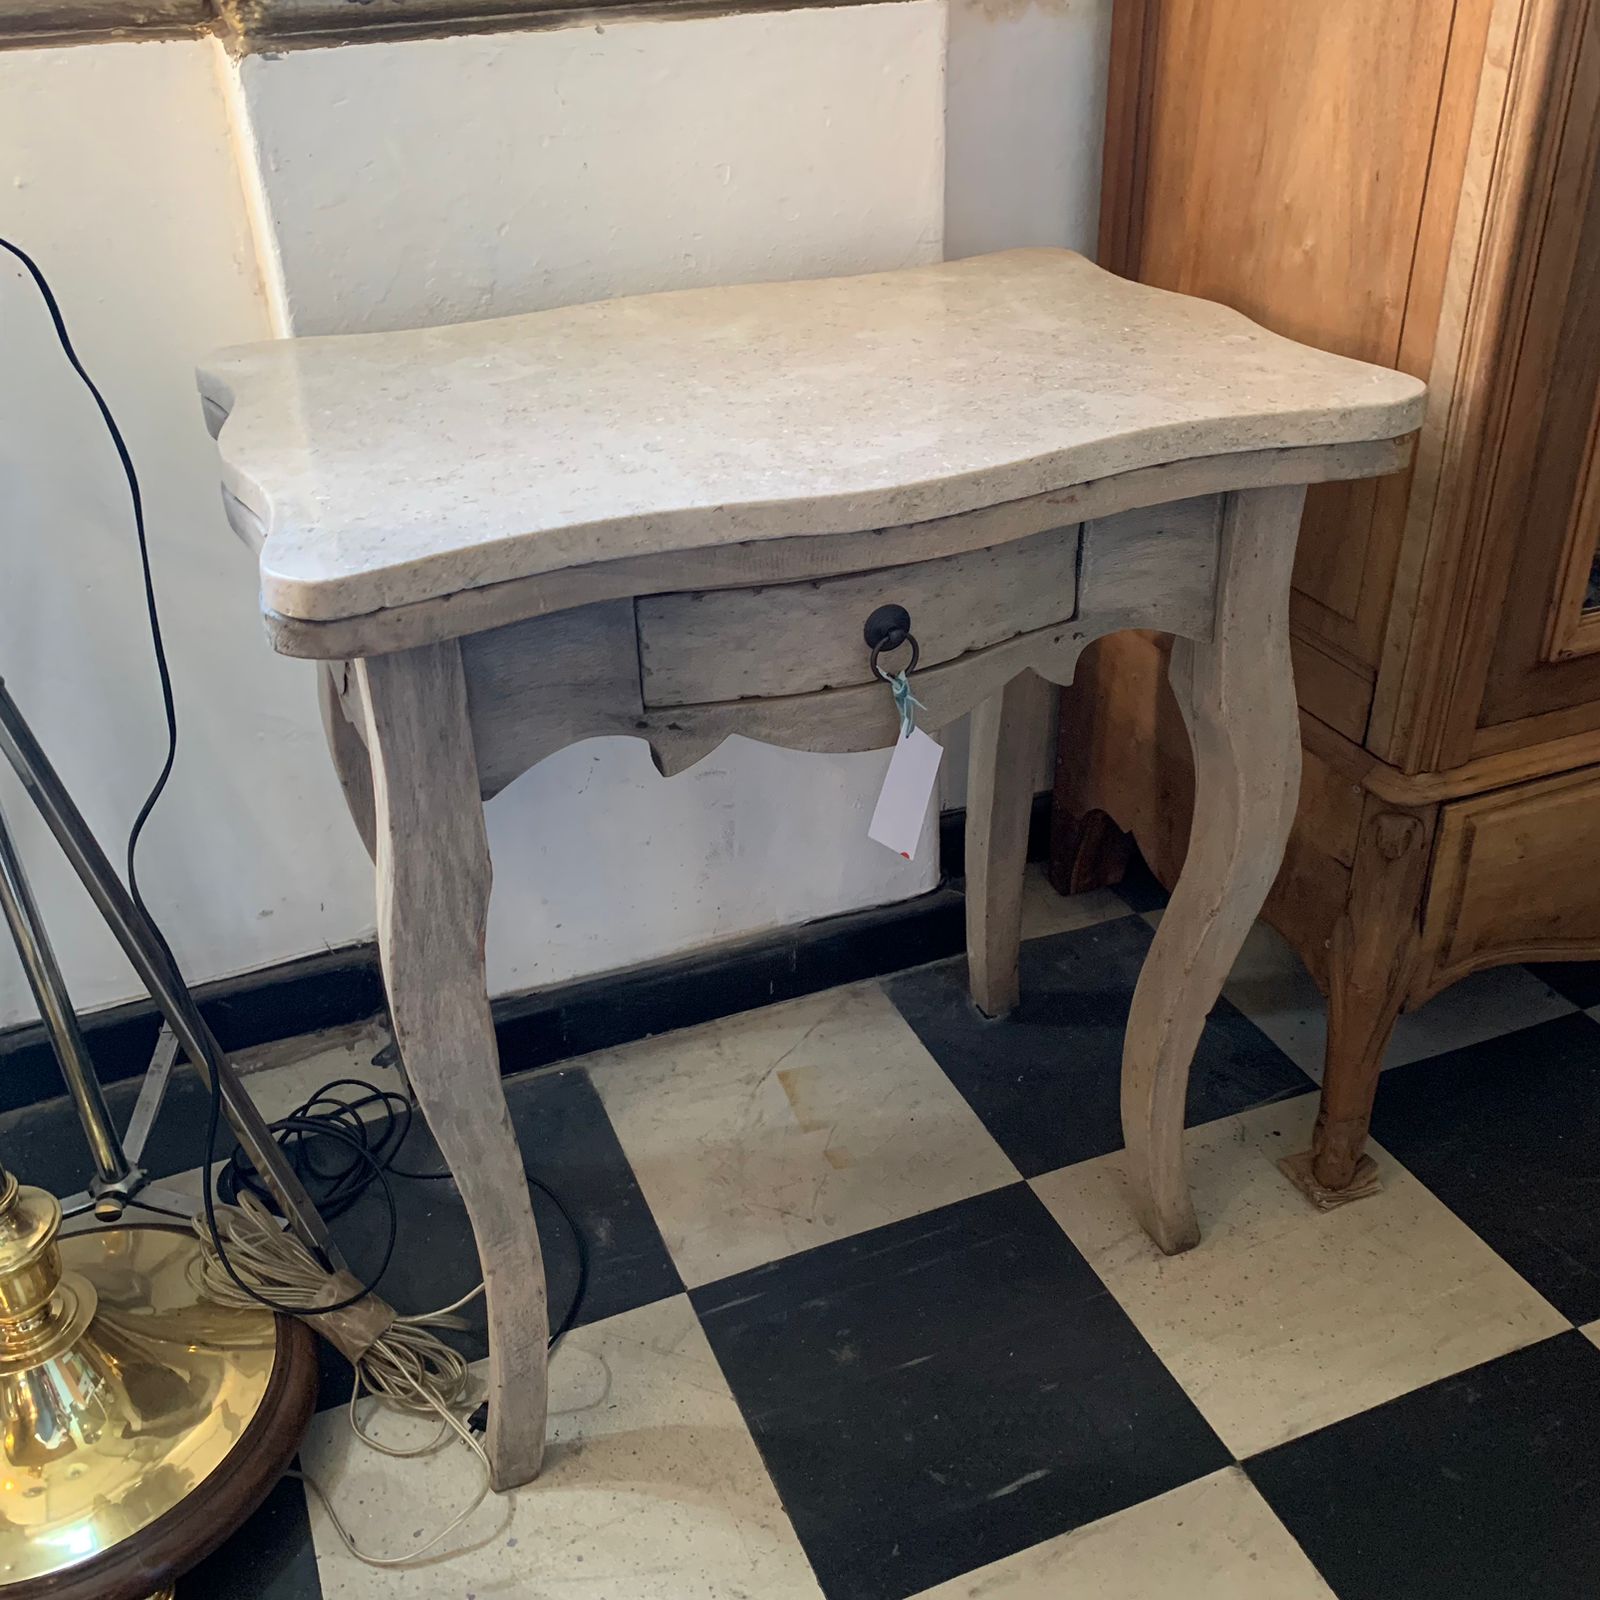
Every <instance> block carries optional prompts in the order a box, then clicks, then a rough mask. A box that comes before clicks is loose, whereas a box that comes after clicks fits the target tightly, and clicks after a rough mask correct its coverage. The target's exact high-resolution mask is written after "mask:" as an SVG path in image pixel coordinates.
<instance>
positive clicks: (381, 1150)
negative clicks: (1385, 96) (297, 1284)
mask: <svg viewBox="0 0 1600 1600" xmlns="http://www.w3.org/2000/svg"><path fill="white" fill-rule="evenodd" d="M0 249H3V250H5V251H7V252H8V253H9V254H11V255H12V256H14V257H16V259H17V260H18V261H19V262H21V263H22V266H23V268H24V270H25V271H26V272H27V274H28V276H29V277H30V278H31V279H32V280H33V284H34V287H35V288H36V289H37V290H38V291H39V297H40V298H41V299H42V300H43V301H44V305H45V310H46V311H48V312H49V314H50V322H51V325H52V327H53V328H54V329H55V335H56V342H57V343H58V344H59V345H60V346H61V352H62V354H63V355H64V356H65V357H66V359H67V364H68V365H69V366H70V367H71V368H72V370H73V372H74V373H76V374H77V376H78V379H79V381H80V382H81V383H82V384H83V386H84V388H85V389H87V390H88V391H89V394H90V396H91V397H92V398H93V400H94V403H95V407H96V409H97V410H98V411H99V413H100V420H101V421H102V422H103V423H104V424H105V429H106V432H107V434H109V435H110V438H111V444H112V447H113V448H114V449H115V450H116V453H117V460H118V462H119V463H120V464H121V467H122V475H123V478H124V479H125V480H126V482H127V486H128V499H129V501H130V502H131V503H132V506H133V530H134V535H135V537H136V538H137V540H138V545H139V570H140V573H141V574H142V576H143V579H144V604H145V614H146V616H147V617H148V619H149V624H150V648H151V651H152V653H153V654H154V656H155V662H156V676H157V678H158V679H159V681H160V686H161V710H162V714H163V716H164V718H165V720H166V730H167V750H166V757H165V759H164V760H163V761H162V763H161V770H160V772H158V773H157V775H156V779H155V782H154V783H153V784H151V786H150V790H149V793H147V794H146V795H145V798H144V803H143V804H142V805H141V806H140V807H139V811H138V814H137V815H136V816H135V817H134V819H133V825H132V827H130V828H129V830H128V849H127V863H128V893H129V894H130V895H131V896H132V898H133V903H134V904H135V905H136V906H137V907H138V908H139V910H140V912H141V913H142V914H143V916H144V918H145V921H146V923H147V924H148V926H149V928H150V931H151V933H152V935H153V936H154V937H155V939H156V940H157V942H158V943H159V944H160V946H161V949H162V952H163V954H164V955H165V956H166V957H167V960H168V962H169V963H170V965H171V967H172V970H173V971H174V972H176V971H178V963H177V959H176V958H175V957H174V956H173V953H172V948H171V946H170V945H168V943H167V940H166V936H165V935H164V934H163V933H162V931H161V928H160V925H159V924H158V923H157V922H156V919H155V918H154V917H153V916H152V915H151V914H150V908H149V907H148V906H147V905H146V904H145V902H144V896H143V895H142V894H141V893H140V892H139V875H138V870H137V866H136V863H135V859H134V858H135V856H136V855H137V853H138V848H139V840H140V837H141V836H142V834H143V833H144V826H145V823H146V822H147V821H149V819H150V813H151V812H152V811H154V810H155V807H156V803H157V802H158V801H159V800H160V799H161V796H162V794H163V792H164V791H165V789H166V787H167V781H168V779H170V778H171V776H172V769H173V767H174V765H175V764H176V762H177V759H178V711H177V705H176V703H175V701H174V699H173V693H172V672H171V669H170V668H169V667H168V665H167V647H166V642H165V639H164V638H163V636H162V632H161V616H160V612H159V611H158V609H157V607H156V587H155V578H154V575H153V573H152V571H151V567H150V541H149V536H148V534H147V532H146V529H145V519H144V496H143V494H142V493H141V492H140V489H139V474H138V473H137V472H136V471H135V470H134V465H133V456H132V455H131V454H130V453H129V450H128V445H127V441H126V440H125V439H124V438H123V437H122V430H121V429H120V428H119V427H118V426H117V419H116V418H115V417H114V416H112V414H111V407H110V406H109V405H107V404H106V398H105V396H104V395H103V394H101V392H100V389H99V386H98V385H97V384H96V383H95V381H94V379H93V378H91V377H90V376H89V374H88V372H87V370H86V369H85V368H84V365H83V363H82V362H81V361H80V360H79V359H78V352H77V351H76V350H75V349H74V348H73V345H72V339H71V336H70V335H69V334H68V332H67V321H66V318H65V317H64V316H63V315H62V311H61V306H60V304H59V302H58V301H57V300H56V297H55V292H54V291H53V290H52V289H51V287H50V284H49V280H48V279H46V277H45V275H44V273H43V271H42V270H41V269H40V267H39V265H38V263H37V262H36V261H35V260H34V259H33V257H32V256H30V255H29V254H28V252H27V251H26V250H24V249H23V248H22V247H21V246H20V245H16V244H13V243H12V242H11V241H10V240H9V239H6V238H0ZM195 1065H196V1066H197V1067H203V1068H204V1069H205V1071H206V1072H207V1074H208V1076H209V1079H210V1088H211V1096H210V1098H211V1106H210V1112H209V1115H208V1116H207V1119H206V1138H205V1166H204V1171H205V1172H206V1173H207V1174H209V1173H210V1171H211V1168H212V1167H213V1165H214V1164H215V1162H216V1150H217V1141H218V1136H219V1134H220V1132H221V1120H222V1085H221V1083H220V1082H219V1081H218V1077H217V1069H216V1063H215V1061H209V1060H208V1061H205V1062H196V1063H195ZM347 1084H348V1085H351V1086H353V1087H356V1088H359V1089H361V1090H363V1091H364V1093H363V1096H362V1098H360V1099H359V1100H357V1101H355V1102H345V1101H341V1100H338V1099H337V1098H336V1097H333V1096H332V1094H331V1091H332V1090H334V1089H336V1088H340V1087H343V1086H345V1085H347ZM324 1102H326V1104H327V1106H328V1107H329V1109H327V1110H323V1111H319V1110H318V1109H317V1107H318V1106H319V1105H322V1104H324ZM378 1102H381V1103H382V1104H383V1105H384V1115H383V1118H382V1120H381V1125H380V1126H379V1128H378V1130H377V1131H378V1138H377V1142H376V1143H375V1144H374V1142H373V1141H372V1139H371V1138H370V1136H369V1132H368V1128H367V1123H366V1119H365V1118H364V1117H363V1116H362V1111H363V1110H364V1109H365V1108H366V1107H368V1106H370V1105H372V1104H374V1103H378ZM394 1104H398V1105H400V1106H401V1107H402V1108H403V1123H401V1125H400V1131H399V1133H398V1136H393V1130H394V1128H395V1126H396V1114H395V1113H394V1112H393V1110H392V1109H391V1107H392V1106H393V1105H394ZM412 1117H413V1107H412V1105H411V1102H410V1101H409V1100H408V1099H407V1098H406V1097H405V1096H403V1095H397V1094H394V1093H392V1092H390V1091H387V1090H382V1089H377V1088H374V1087H373V1085H371V1084H369V1083H364V1082H362V1081H361V1080H360V1079H336V1080H334V1081H333V1082H332V1083H329V1084H325V1085H324V1086H323V1087H322V1088H321V1089H319V1090H318V1091H317V1092H316V1094H314V1095H312V1096H311V1098H310V1099H309V1100H308V1101H306V1102H305V1103H304V1104H303V1105H302V1106H300V1107H299V1108H297V1110H296V1111H294V1112H292V1113H291V1114H290V1115H289V1116H288V1117H283V1118H280V1119H279V1120H278V1121H277V1122H274V1123H273V1124H272V1129H273V1132H274V1134H275V1135H276V1137H277V1140H278V1143H279V1145H280V1146H282V1147H283V1148H284V1149H285V1151H286V1152H288V1153H289V1154H290V1159H291V1160H292V1161H293V1162H294V1163H295V1167H296V1170H297V1171H299V1172H300V1174H301V1176H302V1178H303V1179H310V1180H312V1182H313V1183H315V1185H316V1187H318V1188H320V1189H322V1191H323V1193H322V1195H321V1197H320V1200H319V1209H320V1210H321V1211H322V1213H323V1215H324V1216H328V1217H337V1216H341V1215H343V1214H344V1212H346V1211H348V1210H349V1208H350V1207H351V1206H352V1205H354V1204H355V1202H356V1201H357V1200H358V1199H359V1198H360V1197H361V1195H362V1194H364V1193H365V1192H366V1190H367V1189H368V1188H370V1187H371V1186H372V1184H374V1183H377V1184H378V1185H379V1187H380V1188H381V1190H382V1192H383V1198H384V1204H385V1209H386V1210H387V1212H388V1221H389V1232H388V1239H387V1241H386V1242H385V1246H384V1251H383V1258H382V1261H381V1263H380V1264H379V1267H378V1270H377V1272H376V1273H374V1274H373V1276H372V1277H371V1278H370V1279H368V1280H366V1281H365V1282H363V1284H362V1286H361V1288H360V1289H359V1290H358V1291H357V1292H356V1293H354V1294H351V1295H348V1296H346V1298H344V1299H343V1300H338V1301H335V1302H334V1303H333V1304H331V1305H329V1306H326V1307H324V1308H323V1310H324V1311H339V1310H343V1309H344V1308H345V1307H346V1306H351V1305H354V1304H355V1303H356V1302H357V1301H359V1300H364V1299H365V1298H366V1297H367V1296H368V1295H369V1294H371V1293H372V1292H373V1290H374V1289H376V1288H377V1286H378V1284H379V1283H380V1282H382V1280H383V1276H384V1274H385V1273H386V1272H387V1271H388V1270H389V1263H390V1262H391V1261H392V1260H393V1259H394V1251H395V1245H396V1242H397V1240H398V1236H399V1229H400V1223H399V1212H398V1210H397V1208H396V1206H395V1199H394V1190H393V1187H392V1186H391V1185H390V1182H389V1176H390V1174H391V1172H392V1173H393V1174H394V1176H396V1177H405V1178H415V1179H419V1180H424V1181H427V1180H434V1179H442V1178H448V1177H449V1176H450V1174H449V1173H447V1172H401V1171H400V1170H399V1169H398V1168H395V1167H393V1166H392V1162H393V1159H394V1157H395V1155H397V1154H398V1153H399V1149H400V1146H401V1145H402V1144H403V1143H404V1142H405V1139H406V1136H407V1135H408V1134H409V1133H410V1131H411V1123H412ZM391 1139H392V1142H391ZM319 1142H320V1143H322V1144H328V1143H331V1144H333V1145H336V1146H342V1147H343V1148H344V1149H345V1150H347V1151H349V1153H350V1159H349V1161H348V1162H346V1163H345V1164H344V1165H342V1166H339V1167H337V1168H335V1169H333V1170H332V1171H331V1172H330V1171H328V1170H327V1169H319V1168H318V1167H317V1165H316V1159H315V1157H314V1156H313V1155H312V1154H311V1152H312V1150H313V1149H314V1148H315V1146H316V1144H317V1143H319ZM526 1176H527V1177H528V1182H529V1183H530V1184H532V1185H533V1186H534V1187H535V1188H537V1189H538V1190H540V1192H541V1193H543V1194H544V1195H546V1196H547V1197H548V1198H549V1199H550V1201H551V1202H552V1203H553V1204H554V1206H555V1208H556V1210H557V1211H558V1212H559V1213H560V1214H561V1218H562V1220H563V1221H564V1222H565V1223H566V1225H567V1228H568V1229H569V1230H570V1232H571V1234H572V1237H573V1241H574V1244H575V1247H576V1250H577V1259H578V1287H577V1292H576V1294H575V1295H574V1296H573V1301H572V1304H571V1306H569V1307H568V1309H567V1313H566V1315H565V1316H564V1317H563V1318H562V1321H561V1325H560V1327H559V1328H558V1329H557V1331H556V1332H555V1333H554V1334H553V1335H552V1337H551V1340H550V1343H551V1345H552V1346H554V1344H555V1342H556V1340H557V1339H559V1338H560V1337H561V1336H562V1335H563V1334H564V1333H565V1332H566V1331H567V1329H568V1328H569V1327H570V1326H571V1325H572V1321H573V1319H574V1317H575V1316H576V1315H577V1311H578V1307H579V1305H580V1304H581V1302H582V1300H583V1294H584V1290H585V1288H586V1287H587V1285H588V1277H589V1262H588V1251H587V1248H586V1246H585V1243H584V1239H583V1235H582V1234H581V1233H580V1232H579V1230H578V1227H577V1224H576V1223H575V1222H574V1221H573V1220H572V1217H571V1215H570V1214H569V1213H568V1211H567V1208H566V1207H565V1206H564V1205H563V1204H562V1203H561V1200H560V1197H559V1196H558V1195H557V1194H556V1193H555V1192H554V1191H553V1190H552V1189H550V1188H548V1187H547V1186H546V1185H545V1184H543V1183H541V1182H540V1181H539V1180H538V1179H537V1178H535V1177H533V1176H532V1175H531V1174H527V1175H526ZM225 1180H226V1181H228V1182H229V1183H230V1184H231V1188H230V1189H229V1190H228V1191H227V1193H226V1195H225V1198H228V1199H231V1198H232V1197H233V1196H234V1195H235V1194H236V1193H237V1192H238V1189H239V1188H240V1187H248V1188H250V1189H251V1190H252V1192H254V1193H256V1194H258V1195H259V1196H260V1197H261V1198H262V1199H263V1200H265V1201H266V1202H267V1203H269V1204H271V1205H273V1206H276V1200H275V1199H274V1197H273V1196H272V1195H271V1193H270V1191H269V1190H268V1189H267V1187H266V1185H265V1184H264V1183H263V1182H262V1181H261V1179H260V1177H259V1175H258V1174H256V1173H255V1171H254V1169H253V1168H252V1167H251V1166H250V1164H249V1162H248V1160H247V1159H244V1153H243V1151H242V1150H236V1151H235V1152H234V1154H233V1156H232V1157H230V1159H229V1161H228V1163H227V1166H226V1167H225V1169H224V1173H223V1175H222V1176H221V1177H219V1186H221V1184H222V1182H223V1181H225ZM201 1194H202V1196H203V1198H204V1203H205V1215H206V1227H207V1229H208V1230H209V1231H210V1234H211V1239H212V1243H213V1244H214V1246H215V1248H216V1252H217V1259H218V1260H219V1261H220V1262H221V1263H222V1265H223V1267H224V1269H225V1270H226V1272H227V1274H228V1276H229V1277H230V1278H231V1279H232V1280H233V1281H234V1283H235V1284H237V1285H238V1286H239V1288H240V1289H242V1290H243V1291H244V1292H245V1293H246V1294H248V1295H249V1296H250V1297H251V1298H252V1299H254V1300H256V1301H259V1302H260V1304H262V1305H264V1306H266V1307H267V1308H268V1309H269V1310H272V1311H278V1312H284V1313H287V1314H290V1315H294V1314H296V1312H297V1310H298V1308H296V1307H294V1306H286V1305H280V1304H278V1303H277V1302H276V1301H274V1300H272V1299H270V1298H268V1297H267V1296H266V1295H264V1294H262V1293H260V1291H259V1290H257V1289H254V1288H252V1287H251V1286H250V1285H249V1284H248V1283H246V1282H245V1281H244V1279H243V1278H242V1277H240V1276H239V1273H238V1272H237V1271H236V1270H235V1268H234V1265H233V1263H232V1262H231V1261H230V1260H229V1259H228V1253H227V1250H226V1248H225V1247H224V1245H223V1242H222V1235H221V1233H220V1231H219V1230H218V1228H217V1217H216V1201H215V1196H214V1194H213V1186H212V1184H211V1183H210V1182H209V1181H206V1182H204V1183H202V1185H201Z"/></svg>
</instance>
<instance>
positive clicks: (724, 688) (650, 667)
mask: <svg viewBox="0 0 1600 1600" xmlns="http://www.w3.org/2000/svg"><path fill="white" fill-rule="evenodd" d="M1077 589H1078V528H1077V526H1076V525H1074V526H1071V527H1067V528H1053V529H1050V530H1048V531H1047V532H1044V533H1036V534H1032V535H1030V536H1029V537H1028V538H1026V539H1016V540H1013V541H1012V542H1011V543H1009V544H1003V545H998V546H995V547H992V548H990V549H987V550H973V551H968V552H967V553H965V554H963V555H957V556H945V557H943V558H941V559H938V560H934V561H918V562H913V563H911V564H909V565H907V566H903V567H891V568H888V569H886V570H883V571H879V572H863V573H855V574H852V575H851V576H849V577H844V578H813V579H811V580H810V581H809V582H804V583H788V584H775V585H772V586H770V587H764V588H744V589H712V590H695V591H691V592H689V593H687V594H671V595H647V596H645V597H644V598H642V599H641V600H639V601H638V603H637V613H638V625H639V665H640V669H641V674H642V680H643V687H644V702H645V704H646V705H647V706H677V705H694V704H696V703H698V702H701V701H706V700H737V699H752V698H759V697H762V696H767V695H777V694H801V693H804V692H806V691H807V690H811V689H834V688H841V687H844V686H846V685H848V684H854V683H870V682H871V681H872V670H871V667H870V665H869V652H868V651H867V649H866V647H865V645H864V644H863V641H862V632H861V630H862V624H863V623H864V622H865V621H866V619H867V617H868V616H869V615H870V614H871V613H872V612H873V611H875V610H877V608H878V607H879V606H883V605H890V604H894V605H901V606H904V607H905V608H906V610H907V611H908V612H910V614H911V629H912V633H913V634H914V635H915V637H916V640H917V644H918V648H919V651H920V660H921V662H922V665H923V666H928V667H934V666H939V665H941V664H942V663H944V662H946V661H953V660H954V659H955V658H956V657H957V656H963V655H967V654H970V653H971V652H972V651H974V650H981V649H984V648H986V647H987V646H989V645H992V644H998V643H999V642H1000V641H1001V640H1003V639H1009V638H1012V637H1013V636H1015V635H1016V634H1019V633H1032V632H1033V631H1035V630H1036V629H1038V628H1044V627H1048V626H1049V625H1050V624H1051V623H1056V622H1068V621H1070V620H1071V619H1072V616H1073V613H1074V611H1075V609H1076V605H1077ZM890 659H891V661H892V663H893V664H894V665H896V666H898V665H899V664H900V663H901V662H903V661H904V660H905V659H906V657H905V656H904V655H894V656H892V657H891V658H890Z"/></svg>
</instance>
